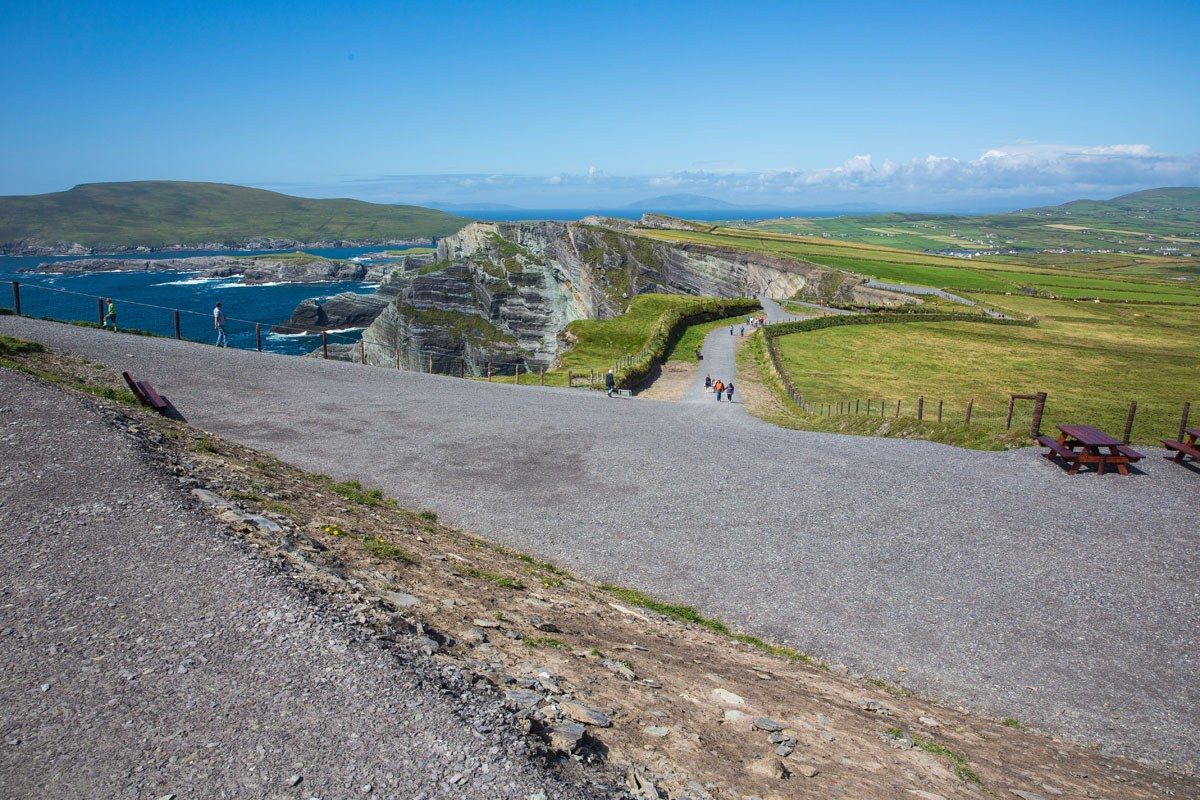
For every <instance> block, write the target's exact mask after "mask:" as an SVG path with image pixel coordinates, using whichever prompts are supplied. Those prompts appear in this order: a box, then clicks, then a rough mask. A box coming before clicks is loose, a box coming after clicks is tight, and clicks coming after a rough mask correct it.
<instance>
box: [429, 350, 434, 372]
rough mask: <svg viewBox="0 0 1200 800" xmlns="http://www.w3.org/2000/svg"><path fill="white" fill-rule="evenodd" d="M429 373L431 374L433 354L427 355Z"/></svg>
mask: <svg viewBox="0 0 1200 800" xmlns="http://www.w3.org/2000/svg"><path fill="white" fill-rule="evenodd" d="M429 374H430V375H432V374H433V354H430V356H429Z"/></svg>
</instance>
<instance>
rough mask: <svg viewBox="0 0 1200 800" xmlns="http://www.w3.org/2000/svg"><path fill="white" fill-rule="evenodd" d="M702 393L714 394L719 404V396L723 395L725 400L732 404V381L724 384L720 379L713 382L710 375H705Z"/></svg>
mask: <svg viewBox="0 0 1200 800" xmlns="http://www.w3.org/2000/svg"><path fill="white" fill-rule="evenodd" d="M704 391H706V392H712V393H713V394H715V395H716V396H717V402H718V403H719V402H721V395H725V399H726V400H728V401H729V402H730V403H732V402H733V381H730V382H729V383H725V382H724V381H723V380H721V379H720V378H717V379H715V380H714V379H713V377H712V376H711V375H705V376H704Z"/></svg>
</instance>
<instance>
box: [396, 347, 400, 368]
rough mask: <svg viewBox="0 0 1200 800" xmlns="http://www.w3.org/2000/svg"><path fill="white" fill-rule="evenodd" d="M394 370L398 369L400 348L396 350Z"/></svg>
mask: <svg viewBox="0 0 1200 800" xmlns="http://www.w3.org/2000/svg"><path fill="white" fill-rule="evenodd" d="M396 369H400V348H399V347H397V348H396Z"/></svg>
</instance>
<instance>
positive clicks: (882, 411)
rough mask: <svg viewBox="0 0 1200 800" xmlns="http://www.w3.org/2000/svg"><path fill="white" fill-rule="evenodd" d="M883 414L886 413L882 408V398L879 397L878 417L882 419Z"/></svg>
mask: <svg viewBox="0 0 1200 800" xmlns="http://www.w3.org/2000/svg"><path fill="white" fill-rule="evenodd" d="M885 413H886V412H885V410H884V408H883V398H882V397H881V398H879V416H881V417H882V416H883V415H884V414H885Z"/></svg>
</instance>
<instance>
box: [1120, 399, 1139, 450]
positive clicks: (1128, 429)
mask: <svg viewBox="0 0 1200 800" xmlns="http://www.w3.org/2000/svg"><path fill="white" fill-rule="evenodd" d="M1136 413H1137V400H1134V401H1133V402H1131V403H1130V404H1129V413H1128V414H1126V415H1125V435H1124V436H1122V437H1121V441H1123V442H1124V443H1125V444H1129V436H1130V434H1132V433H1133V415H1134V414H1136Z"/></svg>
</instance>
